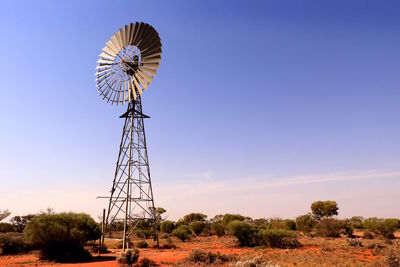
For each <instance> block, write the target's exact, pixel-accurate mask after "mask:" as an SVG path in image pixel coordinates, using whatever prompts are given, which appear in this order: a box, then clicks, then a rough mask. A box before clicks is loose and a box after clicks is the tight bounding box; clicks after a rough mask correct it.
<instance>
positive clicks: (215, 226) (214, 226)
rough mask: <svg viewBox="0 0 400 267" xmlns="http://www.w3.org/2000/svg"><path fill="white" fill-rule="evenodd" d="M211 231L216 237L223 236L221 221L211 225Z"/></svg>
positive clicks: (223, 229)
mask: <svg viewBox="0 0 400 267" xmlns="http://www.w3.org/2000/svg"><path fill="white" fill-rule="evenodd" d="M211 231H212V233H213V234H216V235H217V236H223V235H225V227H224V225H223V224H222V222H221V221H216V222H213V223H211Z"/></svg>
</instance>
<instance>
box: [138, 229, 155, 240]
mask: <svg viewBox="0 0 400 267" xmlns="http://www.w3.org/2000/svg"><path fill="white" fill-rule="evenodd" d="M135 233H136V235H137V236H138V237H140V238H146V239H147V238H150V236H153V235H154V230H153V229H136V231H135Z"/></svg>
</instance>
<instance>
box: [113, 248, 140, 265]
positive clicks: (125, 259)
mask: <svg viewBox="0 0 400 267" xmlns="http://www.w3.org/2000/svg"><path fill="white" fill-rule="evenodd" d="M138 259H139V250H137V249H135V250H131V249H128V250H125V251H124V252H122V253H121V255H119V256H118V258H117V262H118V263H119V264H120V265H123V266H124V265H128V266H132V265H133V264H134V263H136V262H137V261H138Z"/></svg>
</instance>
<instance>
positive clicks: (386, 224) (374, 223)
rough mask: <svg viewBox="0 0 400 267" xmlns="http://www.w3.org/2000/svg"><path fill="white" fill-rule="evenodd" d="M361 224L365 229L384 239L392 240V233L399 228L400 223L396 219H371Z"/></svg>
mask: <svg viewBox="0 0 400 267" xmlns="http://www.w3.org/2000/svg"><path fill="white" fill-rule="evenodd" d="M363 224H364V227H365V228H366V229H369V230H371V231H373V232H374V233H376V234H378V235H382V236H384V237H386V238H393V233H394V231H396V229H398V228H400V221H399V220H398V219H378V218H376V217H373V218H368V219H365V220H364V222H363Z"/></svg>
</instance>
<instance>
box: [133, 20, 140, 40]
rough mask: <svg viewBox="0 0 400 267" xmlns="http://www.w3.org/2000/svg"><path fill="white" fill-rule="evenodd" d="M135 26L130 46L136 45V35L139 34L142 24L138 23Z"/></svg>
mask: <svg viewBox="0 0 400 267" xmlns="http://www.w3.org/2000/svg"><path fill="white" fill-rule="evenodd" d="M135 24H136V27H135V33H134V35H133V40H132V45H136V42H137V37H138V34H139V32H140V28H141V27H142V23H141V22H140V23H139V22H136V23H135Z"/></svg>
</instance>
